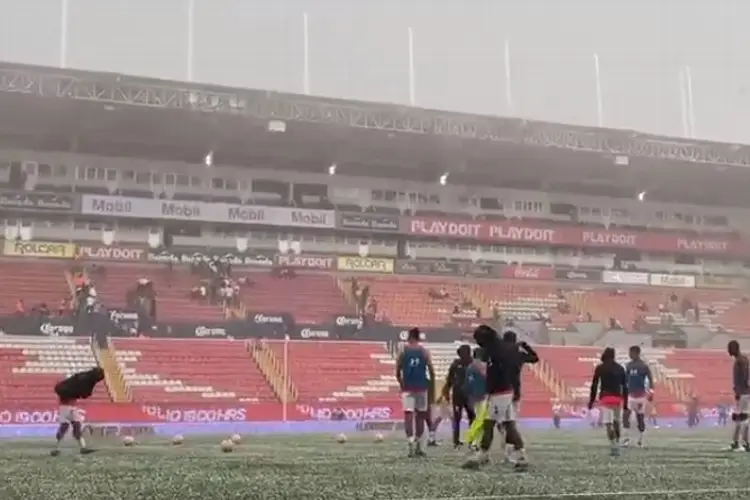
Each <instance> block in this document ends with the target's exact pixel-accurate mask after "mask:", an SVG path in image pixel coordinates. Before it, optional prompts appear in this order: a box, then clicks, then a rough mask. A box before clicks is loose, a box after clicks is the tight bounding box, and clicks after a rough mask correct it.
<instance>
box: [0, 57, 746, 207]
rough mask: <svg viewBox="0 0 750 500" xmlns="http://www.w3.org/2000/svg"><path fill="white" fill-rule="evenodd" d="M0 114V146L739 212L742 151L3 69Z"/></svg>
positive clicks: (257, 93)
mask: <svg viewBox="0 0 750 500" xmlns="http://www.w3.org/2000/svg"><path fill="white" fill-rule="evenodd" d="M0 107H2V109H3V114H2V117H0V145H2V146H3V147H6V148H14V149H19V148H28V149H41V150H52V151H59V150H64V151H76V152H81V153H90V154H100V155H105V156H107V155H109V156H135V157H144V158H155V159H160V158H169V159H182V160H185V161H188V162H198V161H199V159H201V158H203V156H204V155H205V153H206V152H207V151H209V150H213V151H215V152H216V156H215V161H216V162H217V163H223V164H233V165H254V164H258V163H261V162H262V163H264V164H266V165H268V164H271V165H275V166H277V167H278V168H283V169H291V170H314V171H319V170H321V169H322V167H323V166H327V165H328V164H330V163H332V162H336V163H337V164H338V165H339V166H340V167H341V170H342V171H348V172H350V173H352V174H355V175H356V174H359V175H376V176H386V177H391V176H392V177H397V178H411V179H424V180H434V179H435V175H436V174H438V175H439V173H443V172H451V179H452V181H455V182H458V183H461V184H468V185H485V186H486V185H496V186H504V187H518V188H527V189H541V190H554V191H566V192H579V193H587V194H595V195H611V196H632V195H633V193H635V192H638V191H640V190H644V189H647V190H649V196H650V198H651V199H660V200H662V201H683V202H693V203H706V204H732V205H738V206H750V204H748V203H747V202H746V201H745V196H744V194H745V193H744V189H742V186H743V184H744V183H745V182H747V180H749V179H750V175H749V174H748V173H747V172H749V170H748V168H747V167H748V166H750V147H748V146H743V145H732V144H721V143H713V142H702V141H695V140H685V139H674V138H667V137H658V136H653V135H647V134H641V133H638V132H634V131H624V130H611V129H595V128H586V127H578V126H571V125H563V124H554V123H544V122H536V121H527V120H522V119H517V118H502V117H493V116H480V115H469V114H461V113H453V112H445V111H437V110H427V109H419V108H411V107H406V106H399V105H391V104H382V103H365V102H356V101H347V100H339V99H330V98H322V97H311V96H303V95H295V94H284V93H277V92H270V91H262V90H250V89H236V88H227V87H220V86H212V85H201V84H193V83H184V82H174V81H163V80H155V79H148V78H141V77H133V76H127V75H120V74H112V73H95V72H89V71H76V70H67V69H66V70H63V69H57V68H47V67H39V66H28V65H20V64H11V63H0ZM272 120H279V121H281V122H283V123H284V127H285V132H283V133H278V132H269V122H270V121H272ZM717 171H720V172H722V175H721V176H720V177H717V176H716V172H717ZM708 186H711V188H710V189H709V188H708Z"/></svg>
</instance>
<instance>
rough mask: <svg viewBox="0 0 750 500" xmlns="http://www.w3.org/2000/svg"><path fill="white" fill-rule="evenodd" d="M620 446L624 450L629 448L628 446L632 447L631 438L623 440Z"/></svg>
mask: <svg viewBox="0 0 750 500" xmlns="http://www.w3.org/2000/svg"><path fill="white" fill-rule="evenodd" d="M620 446H622V447H623V448H627V447H628V446H630V438H629V437H625V438H622V442H621V443H620Z"/></svg>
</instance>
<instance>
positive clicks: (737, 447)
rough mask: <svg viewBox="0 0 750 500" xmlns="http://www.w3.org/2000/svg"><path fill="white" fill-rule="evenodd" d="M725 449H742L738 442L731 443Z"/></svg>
mask: <svg viewBox="0 0 750 500" xmlns="http://www.w3.org/2000/svg"><path fill="white" fill-rule="evenodd" d="M725 450H726V451H742V450H741V449H740V444H739V443H732V444H730V445H729V447H727V448H725Z"/></svg>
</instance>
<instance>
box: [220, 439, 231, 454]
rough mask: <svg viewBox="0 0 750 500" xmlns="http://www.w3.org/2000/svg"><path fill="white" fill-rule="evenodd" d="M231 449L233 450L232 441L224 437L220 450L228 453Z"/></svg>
mask: <svg viewBox="0 0 750 500" xmlns="http://www.w3.org/2000/svg"><path fill="white" fill-rule="evenodd" d="M232 450H234V443H233V442H232V440H231V439H225V440H224V441H222V442H221V451H223V452H224V453H229V452H231V451H232Z"/></svg>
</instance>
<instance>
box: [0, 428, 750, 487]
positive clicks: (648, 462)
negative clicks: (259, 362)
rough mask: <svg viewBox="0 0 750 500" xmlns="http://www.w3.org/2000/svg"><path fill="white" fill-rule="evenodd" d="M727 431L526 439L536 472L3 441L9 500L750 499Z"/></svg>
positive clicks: (394, 446) (387, 454)
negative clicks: (728, 447) (612, 440)
mask: <svg viewBox="0 0 750 500" xmlns="http://www.w3.org/2000/svg"><path fill="white" fill-rule="evenodd" d="M727 434H728V429H723V430H698V431H687V430H682V431H677V430H671V429H662V430H652V431H651V433H650V435H649V448H648V449H644V450H641V449H635V448H630V449H627V450H623V454H622V455H621V456H620V457H614V458H612V457H609V456H608V449H607V446H606V442H605V439H604V436H603V431H600V430H597V431H537V432H528V431H527V440H528V449H529V458H530V460H531V463H532V467H531V469H530V470H529V471H528V472H526V473H516V472H513V471H512V470H510V469H509V468H507V467H506V466H504V465H502V464H501V463H500V460H495V462H494V463H493V464H491V465H489V466H488V467H486V468H483V469H481V470H479V471H466V470H462V469H461V468H460V465H461V463H462V462H463V459H464V457H465V456H466V454H465V453H466V452H463V451H454V450H453V449H452V448H451V447H450V446H448V445H447V444H444V445H443V446H441V447H440V448H431V449H429V450H428V451H429V456H428V457H427V458H423V459H410V458H407V457H406V456H405V452H406V449H405V444H404V439H403V437H402V436H401V435H389V434H386V439H385V442H383V443H381V444H376V443H375V442H374V440H373V438H372V436H371V435H369V434H367V435H365V434H360V435H354V436H349V440H348V442H347V443H346V444H343V445H340V444H338V443H336V442H335V440H334V437H333V436H322V435H315V436H311V435H304V436H294V437H290V436H275V437H274V436H263V437H258V436H247V437H246V438H245V439H244V441H243V443H242V444H240V445H239V446H237V447H236V448H235V450H234V451H233V452H231V453H223V452H221V451H220V450H219V445H218V443H219V441H220V440H221V439H222V437H215V438H206V437H200V438H197V437H196V438H190V437H188V438H187V439H186V440H185V443H184V444H183V445H182V446H172V445H171V443H170V440H168V439H161V438H158V437H148V438H144V439H143V440H141V441H139V442H138V443H137V444H136V445H135V446H134V447H132V448H125V447H123V446H122V441H121V440H120V439H118V438H98V439H97V438H92V439H91V440H90V444H91V445H92V446H94V447H96V448H97V449H98V450H99V451H98V452H97V453H95V454H92V455H88V456H80V455H79V454H78V453H77V452H76V450H75V449H74V448H73V447H72V445H69V446H70V447H68V448H65V449H64V450H63V453H62V455H61V456H59V457H57V458H53V457H50V456H49V444H50V443H49V442H41V441H38V440H33V441H30V440H18V441H3V442H0V471H1V472H0V476H1V477H0V499H2V500H16V499H18V500H20V499H45V500H57V499H59V500H79V499H80V500H96V499H124V500H142V499H143V500H146V499H148V500H167V499H170V500H176V499H181V500H191V499H196V500H197V499H200V500H207V499H222V500H231V499H238V500H239V499H242V500H253V499H269V500H272V499H296V498H299V499H304V500H317V499H326V500H337V499H341V500H345V499H383V500H384V499H399V500H412V499H420V500H422V499H424V500H427V499H430V500H435V499H460V498H465V499H471V498H473V499H476V500H479V499H483V500H490V499H493V498H498V499H536V498H623V499H627V500H631V499H632V500H635V499H662V498H669V499H678V498H685V499H696V500H697V499H734V498H736V499H739V498H748V495H750V477H749V476H750V475H749V474H748V473H749V472H750V453H744V452H743V453H729V452H725V451H722V447H723V446H724V445H725V444H726V443H727Z"/></svg>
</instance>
